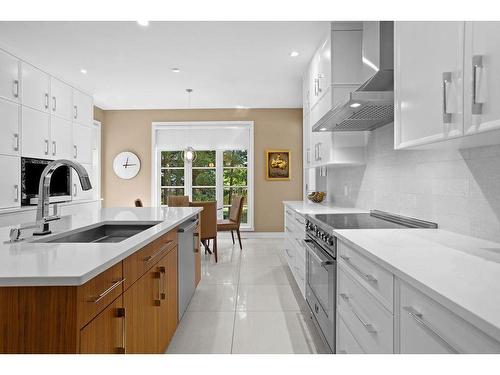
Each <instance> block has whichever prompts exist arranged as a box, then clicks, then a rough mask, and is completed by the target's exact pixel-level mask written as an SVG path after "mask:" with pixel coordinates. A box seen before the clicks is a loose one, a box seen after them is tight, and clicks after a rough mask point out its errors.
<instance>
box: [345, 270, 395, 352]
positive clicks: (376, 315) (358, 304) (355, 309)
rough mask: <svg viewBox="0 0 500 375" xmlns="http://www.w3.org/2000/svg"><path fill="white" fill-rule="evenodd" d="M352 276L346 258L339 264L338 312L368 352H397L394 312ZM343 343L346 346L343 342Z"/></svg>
mask: <svg viewBox="0 0 500 375" xmlns="http://www.w3.org/2000/svg"><path fill="white" fill-rule="evenodd" d="M356 278H357V276H356V275H352V274H351V271H349V270H348V269H347V268H346V267H345V265H344V264H343V263H342V261H339V262H338V266H337V283H338V284H337V313H338V315H339V319H343V320H344V322H345V323H346V325H347V326H348V327H349V330H350V332H351V333H352V335H353V336H354V338H355V339H356V341H357V342H358V343H359V345H360V346H361V347H362V348H363V350H364V351H366V352H367V353H393V352H394V339H393V333H394V331H393V324H394V318H393V315H392V314H391V313H390V312H389V311H388V310H387V309H385V308H384V307H383V306H382V305H381V304H380V302H378V301H377V300H376V299H375V298H374V297H373V296H372V295H371V294H370V293H369V292H368V291H367V290H366V289H365V288H364V287H363V286H362V285H361V284H360V283H359V282H358V281H357V280H356ZM339 344H340V346H341V347H342V345H344V343H343V342H342V341H340V342H339Z"/></svg>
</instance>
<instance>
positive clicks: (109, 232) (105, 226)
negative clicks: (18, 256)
mask: <svg viewBox="0 0 500 375" xmlns="http://www.w3.org/2000/svg"><path fill="white" fill-rule="evenodd" d="M159 223H160V221H152V222H137V223H136V222H116V223H113V222H104V223H101V224H99V225H97V226H91V227H83V228H79V229H76V230H74V231H71V232H63V233H60V234H55V235H53V236H50V237H47V238H41V239H38V240H36V241H33V242H36V243H41V242H44V243H77V242H79V243H116V242H121V241H123V240H126V239H127V238H130V237H132V236H135V235H136V234H138V233H141V232H142V231H145V230H146V229H149V228H151V227H153V226H155V225H157V224H159Z"/></svg>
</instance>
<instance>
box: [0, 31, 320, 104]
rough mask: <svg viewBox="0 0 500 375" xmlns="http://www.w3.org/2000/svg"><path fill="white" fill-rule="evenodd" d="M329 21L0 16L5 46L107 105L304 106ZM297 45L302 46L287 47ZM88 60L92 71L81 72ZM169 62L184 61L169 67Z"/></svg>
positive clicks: (0, 37)
mask: <svg viewBox="0 0 500 375" xmlns="http://www.w3.org/2000/svg"><path fill="white" fill-rule="evenodd" d="M328 28H329V24H328V23H326V22H150V24H149V26H148V27H142V26H139V25H138V24H137V23H136V22H0V46H1V47H3V48H4V49H6V50H7V51H9V52H11V53H13V54H14V55H16V56H19V57H21V58H22V59H24V60H26V61H28V62H30V63H32V64H34V65H36V66H39V67H40V68H42V69H44V70H46V71H47V72H49V73H51V74H53V75H55V76H57V77H59V78H61V79H63V80H65V81H67V82H69V83H71V84H74V85H76V86H77V87H79V88H81V89H83V90H85V91H88V92H90V93H93V94H94V99H95V103H96V105H98V106H100V107H102V108H104V109H139V108H141V109H142V108H187V106H188V98H187V93H186V92H185V89H186V88H192V89H193V90H194V91H193V93H192V96H191V108H234V107H237V106H243V107H250V108H293V107H302V94H301V77H302V74H303V72H304V70H305V67H306V65H307V63H308V61H309V59H310V58H311V56H312V54H313V52H314V50H315V48H316V46H317V45H318V43H319V42H320V40H321V38H322V37H323V36H324V35H325V34H326V33H327V30H328ZM291 51H298V52H299V53H300V55H299V56H298V57H295V58H291V57H290V55H289V54H290V52H291ZM82 68H85V69H86V70H87V71H88V73H87V74H86V75H84V74H82V73H81V72H80V69H82ZM172 68H180V69H181V72H180V73H173V72H172V71H171V69H172Z"/></svg>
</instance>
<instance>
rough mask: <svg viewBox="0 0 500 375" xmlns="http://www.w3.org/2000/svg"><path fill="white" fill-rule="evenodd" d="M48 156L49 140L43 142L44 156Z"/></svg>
mask: <svg viewBox="0 0 500 375" xmlns="http://www.w3.org/2000/svg"><path fill="white" fill-rule="evenodd" d="M48 154H49V140H48V139H46V140H45V155H48Z"/></svg>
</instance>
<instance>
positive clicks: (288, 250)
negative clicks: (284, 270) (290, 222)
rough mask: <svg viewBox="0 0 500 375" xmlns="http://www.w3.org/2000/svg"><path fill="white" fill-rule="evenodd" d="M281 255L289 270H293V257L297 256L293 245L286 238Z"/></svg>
mask: <svg viewBox="0 0 500 375" xmlns="http://www.w3.org/2000/svg"><path fill="white" fill-rule="evenodd" d="M283 253H284V254H283V255H284V257H285V259H286V262H287V263H288V266H289V267H290V269H293V266H294V265H295V257H296V256H297V254H296V251H295V247H294V246H293V243H292V242H291V241H290V239H289V238H288V237H286V238H285V242H284V247H283Z"/></svg>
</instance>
